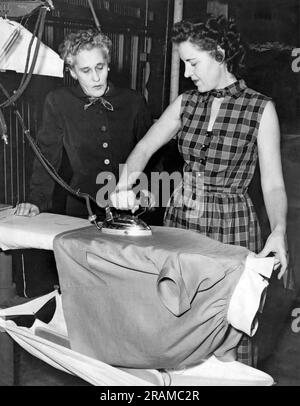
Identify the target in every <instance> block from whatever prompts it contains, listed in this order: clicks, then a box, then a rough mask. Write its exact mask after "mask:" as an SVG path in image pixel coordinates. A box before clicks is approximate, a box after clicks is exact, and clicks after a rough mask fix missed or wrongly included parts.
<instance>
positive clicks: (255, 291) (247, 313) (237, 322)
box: [227, 254, 274, 337]
mask: <svg viewBox="0 0 300 406" xmlns="http://www.w3.org/2000/svg"><path fill="white" fill-rule="evenodd" d="M273 267H274V258H271V257H270V258H257V257H255V256H253V254H249V255H248V256H247V258H246V262H245V269H244V272H243V274H242V276H241V277H240V279H239V281H238V283H237V285H236V287H235V289H234V291H233V294H232V296H231V299H230V302H229V306H228V312H227V320H228V323H229V324H231V325H232V326H233V327H234V328H236V329H237V330H241V331H243V332H244V333H246V334H247V335H248V336H250V337H252V336H253V335H254V334H255V333H256V330H257V327H258V321H257V319H256V313H257V312H258V310H259V307H260V303H261V298H262V297H263V295H264V293H265V291H266V288H267V287H268V285H269V282H268V280H267V279H266V278H268V279H269V278H270V277H271V275H272V271H273Z"/></svg>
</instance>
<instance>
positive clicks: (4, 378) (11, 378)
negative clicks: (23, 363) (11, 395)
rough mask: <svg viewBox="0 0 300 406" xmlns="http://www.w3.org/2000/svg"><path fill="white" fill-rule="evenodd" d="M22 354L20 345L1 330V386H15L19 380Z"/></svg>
mask: <svg viewBox="0 0 300 406" xmlns="http://www.w3.org/2000/svg"><path fill="white" fill-rule="evenodd" d="M19 359H20V354H19V349H18V345H17V344H15V343H14V340H13V339H12V338H11V337H10V336H9V335H8V334H7V333H6V332H4V331H2V330H0V386H15V385H18V381H19V365H20V362H19Z"/></svg>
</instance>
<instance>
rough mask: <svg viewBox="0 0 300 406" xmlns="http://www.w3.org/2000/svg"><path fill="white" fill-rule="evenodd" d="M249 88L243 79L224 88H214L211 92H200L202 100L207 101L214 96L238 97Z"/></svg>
mask: <svg viewBox="0 0 300 406" xmlns="http://www.w3.org/2000/svg"><path fill="white" fill-rule="evenodd" d="M246 88H247V85H246V83H245V81H244V80H243V79H240V80H237V81H235V82H234V83H231V85H229V86H227V87H224V88H223V89H212V90H210V91H209V92H205V93H199V94H200V96H202V101H204V102H207V101H208V100H210V99H212V98H214V97H218V98H221V97H226V96H229V97H234V98H235V99H237V98H238V97H239V96H240V95H241V94H242V93H243V92H244V90H245V89H246Z"/></svg>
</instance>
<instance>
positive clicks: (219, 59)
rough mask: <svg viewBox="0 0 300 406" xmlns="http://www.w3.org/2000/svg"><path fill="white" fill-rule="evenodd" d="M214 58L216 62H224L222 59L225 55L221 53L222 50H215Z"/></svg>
mask: <svg viewBox="0 0 300 406" xmlns="http://www.w3.org/2000/svg"><path fill="white" fill-rule="evenodd" d="M215 59H216V61H217V62H219V63H223V62H224V59H225V56H224V55H223V54H222V52H220V51H217V52H216V56H215Z"/></svg>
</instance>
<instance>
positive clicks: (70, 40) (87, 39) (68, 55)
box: [59, 29, 112, 68]
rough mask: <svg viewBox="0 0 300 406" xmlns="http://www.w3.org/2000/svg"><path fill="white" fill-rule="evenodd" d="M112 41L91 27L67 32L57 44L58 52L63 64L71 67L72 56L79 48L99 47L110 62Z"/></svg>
mask: <svg viewBox="0 0 300 406" xmlns="http://www.w3.org/2000/svg"><path fill="white" fill-rule="evenodd" d="M111 46H112V42H111V40H110V39H109V38H108V36H107V35H105V34H103V33H101V32H99V31H96V30H92V29H88V30H81V31H77V32H71V33H69V34H68V35H67V36H66V37H65V39H64V41H63V42H62V44H60V46H59V53H60V56H61V58H62V59H63V60H64V61H65V64H66V65H67V66H68V67H70V68H72V66H73V63H74V56H76V55H77V54H78V53H79V52H80V51H81V50H84V49H93V48H100V49H101V50H102V52H103V56H104V58H105V59H106V60H107V61H108V62H110V51H111Z"/></svg>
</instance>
